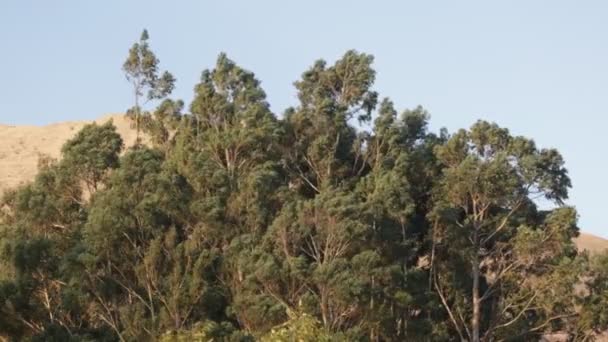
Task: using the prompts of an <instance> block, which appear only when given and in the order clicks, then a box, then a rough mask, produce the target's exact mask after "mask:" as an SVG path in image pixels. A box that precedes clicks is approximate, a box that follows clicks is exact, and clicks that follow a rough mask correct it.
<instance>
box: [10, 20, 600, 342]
mask: <svg viewBox="0 0 608 342" xmlns="http://www.w3.org/2000/svg"><path fill="white" fill-rule="evenodd" d="M372 64H373V57H372V56H371V55H369V54H365V53H361V52H357V51H354V50H352V51H347V52H346V53H345V54H344V55H343V56H342V57H341V58H340V59H338V60H337V61H335V63H333V64H332V63H328V62H326V61H324V60H318V61H316V62H314V63H313V64H312V66H311V67H310V68H309V69H308V70H306V71H304V73H303V74H302V76H301V79H299V80H297V81H296V82H295V83H294V86H295V91H296V92H297V99H298V104H297V105H296V106H294V107H292V108H288V109H287V110H285V111H284V112H283V113H281V115H277V114H275V113H273V112H272V111H271V109H270V105H269V103H268V102H267V100H266V93H265V92H264V90H263V89H262V87H261V83H260V81H259V80H258V79H257V78H256V76H255V74H254V73H252V72H251V71H249V70H247V69H244V68H242V67H241V66H239V65H237V64H236V63H235V62H234V61H232V60H231V59H230V58H228V56H226V55H225V54H220V55H219V56H218V58H217V62H216V64H215V66H213V67H212V68H211V69H207V70H204V71H203V72H202V74H201V77H200V83H198V84H197V85H196V87H195V89H194V99H193V101H192V102H191V103H190V104H189V106H186V105H185V104H184V102H183V101H181V100H179V99H173V98H171V93H172V90H173V88H174V83H175V78H174V77H173V76H172V75H171V74H170V73H169V72H165V71H163V72H161V71H160V70H159V60H158V58H157V57H156V55H155V54H154V52H153V51H152V50H151V48H150V45H149V36H148V33H147V32H145V31H144V33H143V34H142V36H141V38H140V39H139V40H138V41H137V42H136V43H135V44H134V45H133V46H132V48H131V49H130V50H129V53H128V58H127V59H126V62H125V63H124V65H123V70H124V72H125V75H126V76H127V80H128V81H129V82H130V84H131V85H132V86H133V94H134V101H133V107H132V108H129V109H128V110H127V111H126V113H127V114H126V115H127V116H128V117H129V118H131V119H132V122H133V128H134V129H136V130H137V132H138V137H139V138H138V142H137V143H136V144H135V146H132V147H129V148H126V147H125V146H124V144H123V141H122V138H121V136H120V135H119V134H118V133H117V132H116V128H115V127H114V125H113V124H112V122H109V123H106V124H102V125H98V124H95V123H93V124H90V125H87V126H86V127H85V128H83V129H82V130H81V131H80V132H78V133H77V134H76V136H75V137H73V138H72V139H71V140H69V141H68V142H66V143H65V145H64V146H63V149H62V155H61V158H59V159H58V160H52V159H48V158H44V159H41V161H40V166H39V173H38V175H37V177H36V179H35V180H34V181H32V182H31V183H29V184H25V185H23V186H21V187H18V188H16V189H13V190H11V191H8V192H7V193H6V194H4V196H3V197H2V201H1V202H0V209H1V210H0V340H2V339H5V340H7V341H8V340H29V341H93V340H94V341H98V340H99V341H152V340H158V341H211V340H213V341H254V340H260V341H296V340H297V341H503V340H508V341H538V340H539V339H540V338H541V337H542V336H544V335H550V334H562V335H565V336H566V337H567V338H568V339H569V340H576V341H579V340H592V339H593V337H594V335H595V334H596V333H598V332H600V331H603V330H604V329H606V328H608V311H607V310H606V309H605V308H606V307H608V255H599V256H595V257H591V256H589V255H587V254H585V253H580V252H578V251H577V250H576V248H575V245H574V243H573V240H572V239H573V238H574V237H576V236H577V235H578V233H579V228H578V227H577V213H576V210H575V209H574V208H573V207H571V206H568V205H565V204H564V203H565V201H566V200H567V198H568V190H569V188H570V187H571V183H570V178H569V177H568V172H567V170H566V168H565V165H564V160H563V158H562V156H561V155H560V153H559V152H558V151H557V150H555V149H551V148H543V147H539V146H537V145H536V144H535V142H534V141H533V140H532V139H529V138H526V137H522V136H516V135H513V134H512V133H511V132H510V131H509V130H508V129H506V128H504V127H500V126H498V125H497V124H495V123H491V122H486V121H484V120H480V121H478V122H476V123H475V124H473V125H472V126H471V127H469V128H466V129H460V130H458V131H455V132H451V133H450V132H447V130H445V129H442V130H441V131H439V132H432V131H430V130H429V127H428V122H429V119H430V114H429V113H428V112H427V111H426V110H425V109H424V108H422V107H416V108H413V109H403V110H400V109H398V107H397V106H396V105H395V104H394V103H393V102H392V101H391V100H390V99H388V98H383V97H382V96H381V94H378V93H377V92H376V91H375V90H374V80H375V77H376V74H375V71H374V69H373V67H372ZM361 127H369V129H363V128H361ZM139 132H141V135H140V134H139ZM539 201H542V203H543V206H542V207H541V206H539V205H538V203H539ZM547 203H549V205H547Z"/></svg>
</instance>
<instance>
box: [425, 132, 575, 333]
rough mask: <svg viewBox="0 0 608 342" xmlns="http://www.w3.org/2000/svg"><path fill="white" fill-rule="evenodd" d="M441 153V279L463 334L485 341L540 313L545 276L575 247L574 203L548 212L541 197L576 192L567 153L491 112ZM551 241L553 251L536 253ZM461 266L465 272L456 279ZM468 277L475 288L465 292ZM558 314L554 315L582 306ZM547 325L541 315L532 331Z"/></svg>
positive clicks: (453, 317) (559, 199)
mask: <svg viewBox="0 0 608 342" xmlns="http://www.w3.org/2000/svg"><path fill="white" fill-rule="evenodd" d="M436 155H437V157H438V159H439V161H440V162H441V163H442V164H443V165H444V167H445V169H444V171H443V177H442V179H441V181H440V182H439V183H438V184H437V188H436V204H435V209H434V211H435V213H437V215H438V219H439V222H440V224H441V225H442V226H443V227H444V231H443V233H442V236H441V237H440V238H439V239H440V241H439V244H440V245H441V246H442V251H441V253H443V257H444V258H445V259H444V260H443V262H445V263H444V264H443V265H439V262H438V263H436V264H435V267H439V268H437V269H436V271H435V280H434V282H435V290H436V291H437V293H438V294H439V296H440V297H441V299H442V302H443V305H444V306H445V309H446V310H447V312H448V314H449V316H450V320H451V321H452V324H453V326H454V328H455V329H456V330H457V332H458V334H459V335H460V337H461V339H463V340H464V339H465V337H467V338H469V339H470V340H472V341H481V340H490V339H492V338H494V337H495V336H496V335H497V334H499V332H500V329H508V328H510V327H511V326H513V325H515V324H516V323H518V322H521V321H523V320H524V318H525V319H526V320H527V321H528V322H539V318H538V317H542V315H540V314H539V311H542V310H541V309H540V308H539V305H540V304H539V301H540V300H541V299H540V298H541V297H543V289H542V285H541V284H544V283H543V281H541V280H540V279H543V278H549V277H551V275H552V274H554V273H553V272H557V269H559V268H558V265H560V263H562V262H565V261H563V260H565V259H564V258H568V257H572V256H574V247H573V244H572V241H571V238H572V237H574V236H576V235H577V234H578V228H577V227H576V214H575V212H574V210H573V209H570V208H557V209H555V210H552V211H550V212H538V211H537V209H536V205H535V203H534V201H535V200H536V199H538V198H540V197H543V198H545V199H547V200H550V201H553V202H555V203H556V204H558V205H559V204H561V203H562V202H563V200H564V199H566V198H567V189H568V187H569V186H570V179H569V178H568V175H567V171H566V170H565V169H564V167H563V159H562V157H561V155H559V153H558V152H557V151H555V150H547V149H543V150H538V149H537V148H536V146H535V145H534V142H533V141H531V140H528V139H525V138H523V137H513V136H511V135H510V134H509V131H508V130H506V129H504V128H500V127H498V126H497V125H496V124H490V123H487V122H484V121H479V122H477V123H476V124H474V125H473V126H472V127H471V129H470V130H469V131H465V130H460V131H458V132H457V133H456V134H454V135H453V136H451V137H450V139H449V140H448V141H447V143H446V144H445V145H443V146H438V147H437V148H436ZM541 245H542V246H543V247H542V250H543V253H536V254H535V253H534V248H536V247H538V246H541ZM556 267H557V268H556ZM452 273H454V274H455V276H456V277H458V278H460V279H459V280H458V282H456V283H451V284H450V283H449V282H448V283H446V282H445V279H446V276H447V275H448V274H452ZM463 276H464V277H465V278H464V279H463ZM539 278H540V279H539ZM575 280H576V279H573V282H572V283H570V284H569V286H570V289H572V286H573V285H574V281H575ZM545 285H547V286H548V285H550V284H545ZM463 286H464V287H463ZM466 287H470V288H469V292H468V293H466V292H461V290H460V289H461V288H462V289H465V288H466ZM469 308H470V310H469ZM571 308H572V307H571ZM554 314H555V315H554V317H551V318H550V320H558V319H563V318H567V317H570V316H571V315H572V314H573V313H572V311H566V312H563V313H558V312H554ZM530 315H534V316H535V318H534V319H533V318H532V316H530ZM467 317H469V320H470V322H467V321H466V318H467ZM545 327H547V325H546V324H545V323H540V322H539V325H538V326H537V327H528V328H527V330H526V331H527V332H533V331H538V330H540V329H542V328H545Z"/></svg>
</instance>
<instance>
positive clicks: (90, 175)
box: [61, 121, 123, 194]
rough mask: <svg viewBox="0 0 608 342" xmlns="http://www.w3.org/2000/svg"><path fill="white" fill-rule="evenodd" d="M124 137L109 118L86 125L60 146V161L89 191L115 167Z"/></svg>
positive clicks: (90, 192) (95, 189)
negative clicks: (99, 123)
mask: <svg viewBox="0 0 608 342" xmlns="http://www.w3.org/2000/svg"><path fill="white" fill-rule="evenodd" d="M122 148H123V141H122V138H121V137H120V134H118V133H117V132H116V127H115V126H114V125H113V123H112V121H108V122H107V123H105V124H103V125H101V126H99V125H97V124H96V123H93V124H89V125H86V126H84V127H83V128H82V130H80V132H78V133H77V134H76V136H75V137H74V138H72V139H70V140H69V141H67V142H66V143H65V144H64V145H63V147H62V149H61V152H62V155H63V161H62V163H63V164H64V165H66V167H68V168H69V169H70V172H73V173H74V175H75V176H76V177H78V178H79V179H80V180H81V181H82V182H84V183H85V184H86V187H87V190H88V192H89V194H92V193H94V192H95V191H97V190H98V186H99V185H100V183H101V182H102V181H103V180H104V178H105V177H106V173H107V171H108V170H109V169H113V168H116V167H118V158H119V154H120V152H121V150H122Z"/></svg>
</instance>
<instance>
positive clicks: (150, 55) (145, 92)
mask: <svg viewBox="0 0 608 342" xmlns="http://www.w3.org/2000/svg"><path fill="white" fill-rule="evenodd" d="M149 38H150V37H149V35H148V31H147V30H143V32H142V34H141V36H140V38H139V41H137V42H136V43H134V44H133V46H132V47H131V49H129V55H128V56H127V59H126V60H125V62H124V64H123V66H122V69H123V71H124V73H125V76H126V77H127V80H128V81H129V82H130V83H131V85H132V86H133V97H134V102H135V103H134V106H133V107H132V108H131V109H129V110H128V111H127V116H128V117H129V118H131V119H132V120H133V121H134V124H135V129H136V131H137V137H138V139H139V132H140V129H141V126H142V123H143V121H144V119H147V118H148V117H147V116H148V115H147V113H145V112H143V111H142V106H143V105H144V104H145V103H147V102H148V101H151V100H158V99H162V98H165V97H167V96H168V95H169V94H171V92H172V91H173V88H174V86H175V78H174V77H173V75H171V73H169V72H168V71H164V72H162V73H160V71H159V70H158V63H159V60H158V58H156V55H155V54H154V52H153V51H152V50H151V49H150V46H149V44H148V39H149ZM142 100H143V103H142Z"/></svg>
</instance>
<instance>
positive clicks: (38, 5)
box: [0, 0, 608, 237]
mask: <svg viewBox="0 0 608 342" xmlns="http://www.w3.org/2000/svg"><path fill="white" fill-rule="evenodd" d="M607 18H608V2H606V1H556V0H551V1H549V0H547V1H529V0H528V1H366V2H364V1H352V0H351V1H320V0H318V1H310V0H307V1H299V2H297V3H296V1H280V0H276V1H245V0H243V1H150V0H147V1H143V0H142V1H134V0H129V1H124V0H113V1H108V0H106V1H76V0H74V1H61V0H55V1H42V0H40V1H28V0H3V1H2V3H1V4H0V44H1V47H0V77H1V80H2V81H1V82H0V122H2V123H8V124H46V123H50V122H56V121H65V120H79V119H92V118H96V117H99V116H100V115H102V114H105V113H108V112H122V111H124V110H125V108H127V107H128V106H129V105H130V104H131V101H132V99H131V97H130V91H129V88H128V84H127V82H126V81H125V79H124V76H123V74H122V72H121V65H122V62H123V60H124V58H125V57H126V53H127V50H128V48H129V47H130V45H131V44H132V43H133V41H134V40H136V39H137V38H138V37H139V34H140V32H141V30H142V29H143V28H147V29H148V30H149V32H150V36H151V46H152V48H153V50H154V51H155V52H156V53H157V55H158V57H159V58H160V60H161V65H162V68H165V69H169V70H170V71H171V72H172V73H173V74H174V75H175V76H176V77H177V79H178V84H177V89H176V92H175V95H176V97H179V98H182V99H184V100H186V101H189V100H190V99H191V97H192V88H193V86H194V84H195V83H196V82H197V80H198V78H199V75H200V72H201V71H202V70H203V69H204V68H207V67H210V66H212V65H213V63H214V61H215V58H216V56H217V54H218V53H219V52H221V51H225V52H226V53H228V55H229V57H230V58H232V59H234V60H235V61H236V62H237V63H239V64H240V65H242V66H244V67H246V68H248V69H250V70H252V71H254V72H255V73H256V74H257V76H258V77H259V78H260V79H261V80H262V84H263V86H264V88H265V90H266V92H267V93H268V97H269V101H270V103H271V105H272V109H273V110H274V111H275V112H276V113H281V112H282V111H283V110H284V109H285V108H286V107H287V106H289V105H292V104H294V103H295V100H296V99H295V91H294V88H293V86H292V83H293V81H295V80H296V79H298V77H299V75H300V74H301V73H302V72H303V71H304V70H305V69H306V68H307V67H308V66H310V65H311V64H312V63H313V61H314V60H316V59H318V58H324V59H327V60H329V61H333V60H335V59H336V58H337V57H339V56H340V55H341V54H342V53H343V52H344V51H345V50H347V49H352V48H354V49H357V50H360V51H364V52H368V53H371V54H373V55H375V57H376V60H375V68H376V70H377V72H378V77H377V82H376V89H377V90H378V91H379V92H380V94H381V95H382V96H389V97H391V98H392V99H393V100H394V101H395V103H396V105H397V106H398V107H399V108H400V109H403V108H407V107H413V106H415V105H418V104H421V105H423V106H424V107H426V108H427V109H428V110H429V111H430V112H431V115H432V120H431V126H432V128H433V129H438V128H439V127H440V126H445V127H447V128H448V129H449V130H450V131H454V130H455V129H457V128H460V127H468V126H469V125H471V124H472V123H473V122H474V121H475V120H477V119H478V118H484V119H487V120H491V121H495V122H497V123H498V124H500V125H503V126H506V127H508V128H510V129H511V131H512V132H513V133H515V134H523V135H526V136H530V137H533V138H534V139H535V140H536V142H537V143H538V145H540V146H546V147H556V148H558V149H559V150H560V151H561V152H562V153H563V155H564V156H565V159H566V162H567V167H568V169H569V170H570V175H571V177H572V179H573V184H574V188H573V190H572V192H571V200H570V203H571V204H573V205H575V206H576V207H577V209H578V210H579V213H580V225H581V227H582V229H583V230H585V231H588V232H592V233H595V234H598V235H601V236H604V237H608V217H606V216H604V214H605V213H606V212H607V211H608V206H607V205H606V197H605V195H606V194H608V177H607V175H606V169H607V168H608V158H607V155H608V153H606V150H605V148H606V146H607V143H606V138H605V137H604V132H605V130H606V126H607V124H608V20H607Z"/></svg>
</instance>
